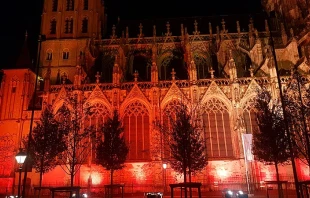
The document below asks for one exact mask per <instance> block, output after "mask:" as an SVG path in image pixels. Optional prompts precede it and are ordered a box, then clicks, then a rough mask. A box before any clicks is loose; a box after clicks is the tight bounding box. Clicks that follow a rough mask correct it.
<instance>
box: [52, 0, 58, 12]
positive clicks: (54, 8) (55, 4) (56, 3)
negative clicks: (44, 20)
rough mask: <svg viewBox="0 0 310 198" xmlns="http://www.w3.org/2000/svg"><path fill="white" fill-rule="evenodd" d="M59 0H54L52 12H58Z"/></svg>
mask: <svg viewBox="0 0 310 198" xmlns="http://www.w3.org/2000/svg"><path fill="white" fill-rule="evenodd" d="M57 8H58V0H53V2H52V12H57Z"/></svg>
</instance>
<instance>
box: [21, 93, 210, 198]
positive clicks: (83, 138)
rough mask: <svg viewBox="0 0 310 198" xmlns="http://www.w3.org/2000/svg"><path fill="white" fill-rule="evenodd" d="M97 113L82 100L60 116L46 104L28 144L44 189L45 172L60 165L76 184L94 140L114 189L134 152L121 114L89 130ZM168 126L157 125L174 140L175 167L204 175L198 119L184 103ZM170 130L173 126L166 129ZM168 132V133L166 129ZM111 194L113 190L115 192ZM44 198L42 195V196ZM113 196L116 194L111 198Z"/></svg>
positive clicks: (188, 174)
mask: <svg viewBox="0 0 310 198" xmlns="http://www.w3.org/2000/svg"><path fill="white" fill-rule="evenodd" d="M93 112H94V109H93V107H92V106H88V107H85V105H84V106H83V105H82V102H81V99H80V98H79V97H78V95H74V96H73V97H72V98H70V99H68V101H67V102H66V103H64V104H63V105H62V106H61V107H60V108H59V109H58V110H57V112H54V109H53V108H52V106H51V105H47V106H46V107H45V108H44V110H43V112H42V115H41V118H40V120H39V121H37V122H36V126H35V127H34V129H33V131H32V135H31V137H30V138H29V139H27V141H28V140H29V141H30V142H27V141H25V143H26V145H29V147H28V148H27V150H28V153H29V155H28V156H29V159H28V160H31V161H32V163H33V165H34V168H35V170H36V172H38V173H40V182H39V187H41V185H42V176H43V174H44V173H47V172H48V171H50V170H52V169H53V168H55V167H56V166H57V165H60V166H61V167H62V169H63V170H64V171H65V173H66V174H68V175H69V176H70V185H71V187H72V186H73V185H74V176H75V175H76V173H77V172H78V171H79V169H80V167H81V165H82V164H85V163H87V162H86V161H87V158H88V156H89V154H90V152H91V151H90V149H89V148H90V144H91V142H92V140H93V139H95V140H96V141H95V145H96V163H97V164H100V165H102V166H103V167H104V168H105V169H107V170H109V171H110V179H111V181H110V184H111V187H112V186H113V173H114V171H115V170H120V169H122V168H124V166H125V161H126V158H127V155H128V152H129V147H128V145H127V144H126V141H125V138H124V128H123V125H122V121H121V120H120V117H119V114H118V111H117V110H114V112H113V116H111V117H108V118H107V119H106V120H105V122H104V123H103V125H102V126H101V128H100V129H99V130H98V131H96V130H95V128H94V126H92V125H87V124H86V123H87V121H85V120H87V119H86V118H87V117H88V116H91V115H92V114H93ZM168 117H169V119H168V122H166V123H162V122H159V121H156V122H155V124H154V126H155V128H157V129H158V130H159V131H160V132H161V133H162V136H165V137H167V138H168V139H169V140H170V141H169V142H165V143H166V144H167V145H168V147H169V148H168V149H169V152H170V153H171V156H170V157H169V162H170V164H171V167H172V168H173V169H174V170H175V171H176V172H179V173H180V174H183V175H184V183H186V182H187V177H189V181H190V182H191V175H192V174H193V173H196V172H197V171H200V170H202V169H203V168H204V167H205V166H206V165H207V154H206V147H205V143H204V140H203V138H202V134H201V128H199V127H198V126H197V125H195V121H194V120H195V119H194V118H193V117H192V114H191V113H190V112H189V109H188V108H187V107H186V105H184V104H181V103H180V104H179V106H178V108H176V111H175V112H174V114H173V115H172V114H171V115H169V116H168ZM168 125H169V127H167V126H168ZM167 129H168V130H167ZM111 190H112V188H111ZM39 194H40V193H39ZM111 194H112V193H111Z"/></svg>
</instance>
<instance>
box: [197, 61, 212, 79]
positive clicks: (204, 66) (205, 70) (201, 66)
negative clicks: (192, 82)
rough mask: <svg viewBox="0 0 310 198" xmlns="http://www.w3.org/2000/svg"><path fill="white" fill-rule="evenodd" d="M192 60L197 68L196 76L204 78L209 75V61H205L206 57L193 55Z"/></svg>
mask: <svg viewBox="0 0 310 198" xmlns="http://www.w3.org/2000/svg"><path fill="white" fill-rule="evenodd" d="M194 61H195V65H196V69H197V78H198V79H205V78H207V77H209V76H210V74H209V70H210V68H209V65H210V63H208V62H207V60H206V58H204V57H202V56H199V55H194Z"/></svg>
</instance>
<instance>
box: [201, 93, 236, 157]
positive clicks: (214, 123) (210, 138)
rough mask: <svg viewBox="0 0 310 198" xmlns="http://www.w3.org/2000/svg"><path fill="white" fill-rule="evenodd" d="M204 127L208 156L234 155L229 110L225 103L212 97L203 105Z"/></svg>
mask: <svg viewBox="0 0 310 198" xmlns="http://www.w3.org/2000/svg"><path fill="white" fill-rule="evenodd" d="M203 111H204V112H203V114H202V118H203V127H204V135H205V140H206V146H207V151H208V156H209V157H211V158H229V157H233V146H232V136H231V127H230V117H229V112H228V109H227V107H226V106H225V104H224V103H223V102H222V101H220V100H219V99H216V98H211V99H210V100H208V101H207V102H206V104H204V107H203Z"/></svg>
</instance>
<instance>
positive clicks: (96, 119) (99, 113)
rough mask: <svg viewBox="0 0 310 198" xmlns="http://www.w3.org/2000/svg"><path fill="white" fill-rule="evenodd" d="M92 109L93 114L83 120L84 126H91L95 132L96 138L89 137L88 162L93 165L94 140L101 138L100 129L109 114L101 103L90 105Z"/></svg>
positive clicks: (94, 155) (94, 156)
mask: <svg viewBox="0 0 310 198" xmlns="http://www.w3.org/2000/svg"><path fill="white" fill-rule="evenodd" d="M92 107H93V110H94V111H93V113H92V114H91V115H89V116H87V117H86V118H85V123H84V124H85V126H86V127H88V126H93V127H94V129H95V131H96V136H93V137H89V139H91V146H90V148H89V149H90V151H89V152H88V153H89V157H88V160H89V162H92V163H95V162H96V161H95V160H96V147H97V143H96V139H97V138H103V137H102V136H101V134H102V133H101V127H102V125H103V123H104V122H105V121H106V120H107V117H108V116H109V115H110V112H109V110H108V108H107V107H106V106H105V105H103V104H101V103H95V104H93V105H92Z"/></svg>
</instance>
